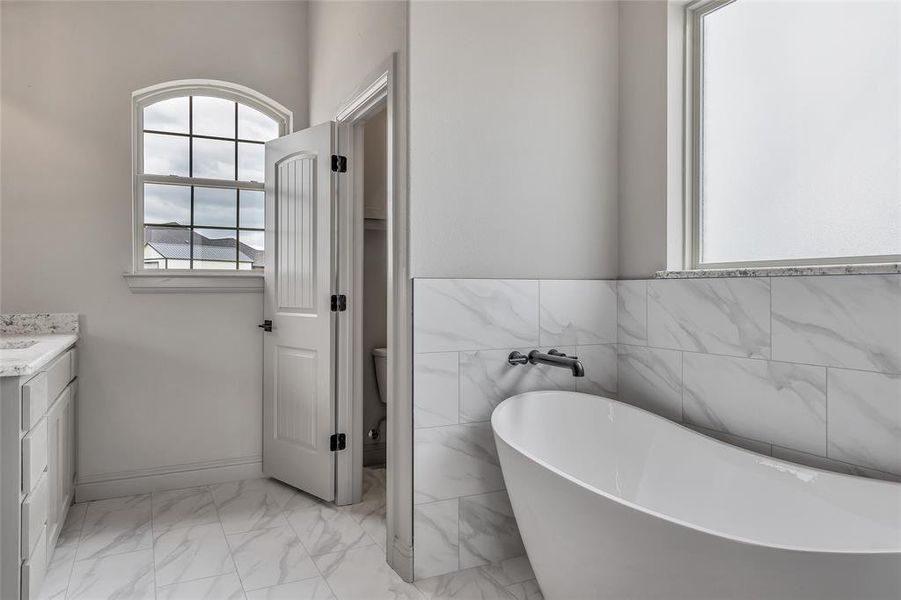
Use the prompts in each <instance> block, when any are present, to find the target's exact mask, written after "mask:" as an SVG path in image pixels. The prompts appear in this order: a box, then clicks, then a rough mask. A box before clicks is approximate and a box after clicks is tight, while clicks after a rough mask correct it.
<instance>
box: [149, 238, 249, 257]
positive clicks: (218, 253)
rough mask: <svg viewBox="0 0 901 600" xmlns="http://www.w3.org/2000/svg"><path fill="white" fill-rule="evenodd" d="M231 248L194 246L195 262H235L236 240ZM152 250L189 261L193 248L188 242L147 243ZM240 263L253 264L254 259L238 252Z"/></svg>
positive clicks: (165, 255)
mask: <svg viewBox="0 0 901 600" xmlns="http://www.w3.org/2000/svg"><path fill="white" fill-rule="evenodd" d="M230 241H231V242H232V245H231V247H230V248H229V247H228V246H207V245H200V244H197V243H195V244H194V260H235V245H234V240H230ZM147 243H148V245H150V247H151V248H153V249H154V250H156V251H157V252H159V253H160V254H161V255H162V256H163V258H175V259H179V258H180V259H185V260H187V259H189V258H191V246H190V244H188V243H187V242H184V243H180V244H179V243H171V242H147ZM238 261H239V262H253V258H251V257H250V256H247V255H246V254H244V253H243V252H241V251H238Z"/></svg>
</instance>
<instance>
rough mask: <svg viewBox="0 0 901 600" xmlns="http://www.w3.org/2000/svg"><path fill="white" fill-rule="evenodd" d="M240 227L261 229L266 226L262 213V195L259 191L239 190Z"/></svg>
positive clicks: (263, 213)
mask: <svg viewBox="0 0 901 600" xmlns="http://www.w3.org/2000/svg"><path fill="white" fill-rule="evenodd" d="M239 193H240V194H241V215H240V220H241V221H240V223H238V225H240V226H241V227H253V228H258V229H262V228H263V227H265V226H266V221H265V214H266V213H265V212H264V208H263V206H264V202H265V200H264V195H263V192H261V191H255V190H251V191H248V190H241V191H240V192H239Z"/></svg>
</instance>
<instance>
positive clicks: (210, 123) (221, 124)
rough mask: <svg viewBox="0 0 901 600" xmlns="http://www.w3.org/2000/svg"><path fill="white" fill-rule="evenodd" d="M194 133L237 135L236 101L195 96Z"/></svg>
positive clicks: (223, 135) (219, 135)
mask: <svg viewBox="0 0 901 600" xmlns="http://www.w3.org/2000/svg"><path fill="white" fill-rule="evenodd" d="M193 114H194V133H195V134H197V135H215V136H218V137H227V138H233V137H235V103H234V102H233V101H232V100H223V99H222V98H210V97H207V96H194V109H193Z"/></svg>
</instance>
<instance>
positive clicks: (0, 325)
mask: <svg viewBox="0 0 901 600" xmlns="http://www.w3.org/2000/svg"><path fill="white" fill-rule="evenodd" d="M78 330H79V327H78V315H77V314H75V313H28V314H6V315H0V377H18V376H21V375H31V374H33V373H37V372H38V371H40V370H41V368H42V367H44V365H46V364H47V363H48V362H50V361H51V360H53V359H54V358H56V357H57V356H59V355H60V354H62V353H63V352H64V351H65V350H66V349H67V348H69V346H72V345H73V344H74V343H75V342H77V341H78ZM32 342H33V343H32Z"/></svg>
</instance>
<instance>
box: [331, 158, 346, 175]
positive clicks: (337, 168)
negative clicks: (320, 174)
mask: <svg viewBox="0 0 901 600" xmlns="http://www.w3.org/2000/svg"><path fill="white" fill-rule="evenodd" d="M332 171H334V172H335V173H347V157H346V156H341V155H340V154H332Z"/></svg>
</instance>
